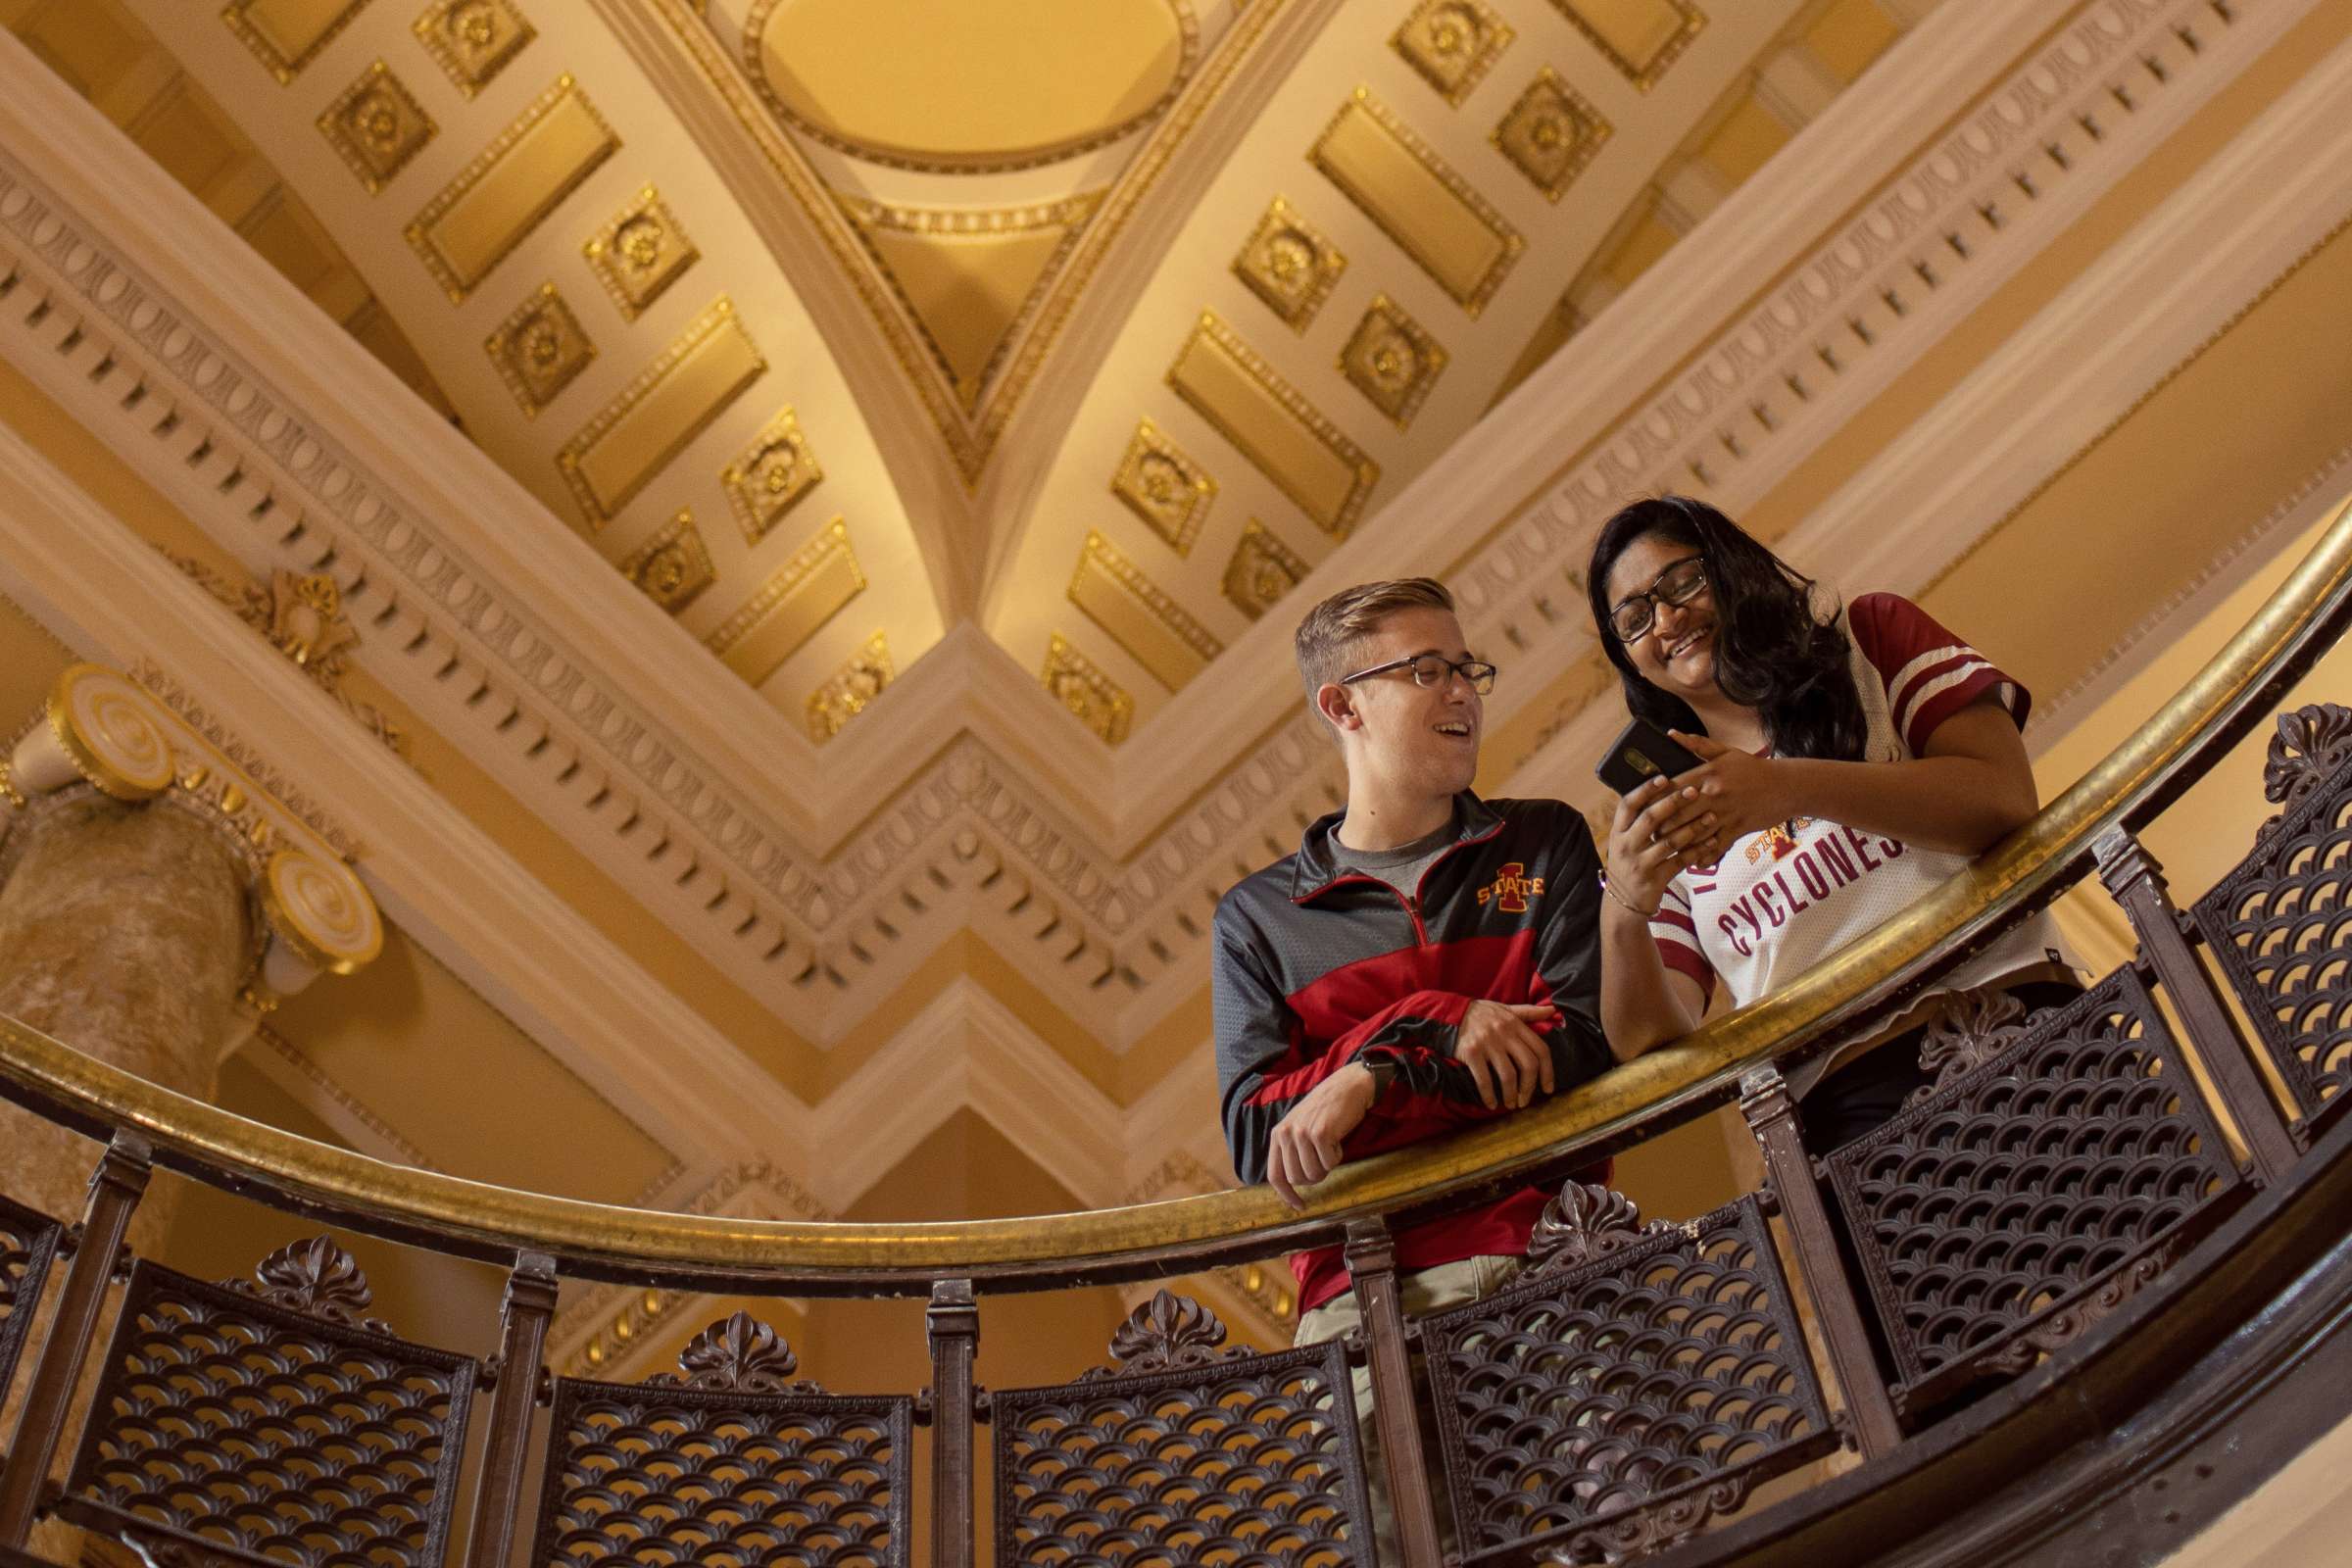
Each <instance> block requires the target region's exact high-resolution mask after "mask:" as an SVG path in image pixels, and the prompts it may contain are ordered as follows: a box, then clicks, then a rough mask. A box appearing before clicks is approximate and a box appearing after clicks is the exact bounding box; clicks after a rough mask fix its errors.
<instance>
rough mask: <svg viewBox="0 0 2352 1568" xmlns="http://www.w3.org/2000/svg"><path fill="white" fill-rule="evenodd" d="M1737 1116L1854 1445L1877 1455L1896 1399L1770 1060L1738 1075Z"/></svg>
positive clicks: (1893, 1430) (1893, 1427)
mask: <svg viewBox="0 0 2352 1568" xmlns="http://www.w3.org/2000/svg"><path fill="white" fill-rule="evenodd" d="M1740 1115H1742V1116H1744V1117H1746V1118H1747V1126H1748V1130H1749V1131H1750V1132H1752V1133H1754V1134H1755V1136H1756V1142H1757V1144H1758V1145H1759V1146H1761V1147H1762V1149H1763V1151H1764V1169H1765V1172H1766V1174H1767V1175H1768V1177H1769V1178H1770V1180H1771V1182H1772V1191H1773V1194H1774V1196H1775V1197H1777V1198H1778V1199H1779V1200H1780V1203H1781V1216H1782V1217H1783V1218H1784V1219H1786V1220H1787V1221H1788V1223H1789V1243H1790V1245H1791V1246H1792V1247H1793V1248H1794V1249H1795V1251H1796V1272H1797V1274H1798V1275H1799V1276H1800V1277H1802V1279H1803V1280H1804V1282H1805V1292H1806V1294H1807V1295H1808V1296H1810V1297H1811V1298H1812V1299H1813V1311H1814V1315H1815V1316H1816V1317H1818V1318H1819V1319H1820V1322H1821V1334H1822V1338H1823V1339H1824V1340H1825V1341H1827V1342H1828V1344H1829V1349H1830V1366H1831V1369H1832V1370H1833V1371H1834V1372H1835V1373H1836V1374H1837V1376H1838V1391H1839V1392H1840V1393H1841V1394H1843V1395H1844V1397H1845V1413H1846V1418H1847V1419H1848V1420H1849V1421H1851V1422H1852V1423H1853V1428H1854V1442H1855V1443H1856V1444H1857V1445H1858V1446H1860V1447H1861V1450H1862V1457H1863V1458H1865V1459H1870V1458H1875V1457H1877V1456H1878V1455H1880V1454H1882V1453H1885V1452H1886V1451H1887V1449H1889V1448H1891V1447H1893V1446H1895V1445H1896V1444H1897V1443H1899V1442H1901V1441H1902V1436H1903V1434H1902V1428H1901V1427H1900V1426H1899V1425H1898V1424H1897V1423H1896V1421H1895V1417H1894V1401H1893V1400H1892V1399H1890V1398H1889V1397H1887V1381H1886V1379H1885V1378H1884V1377H1883V1376H1882V1375H1881V1374H1880V1372H1879V1363H1878V1357H1877V1356H1876V1355H1875V1354H1873V1353H1872V1351H1871V1348H1870V1330H1869V1328H1868V1327H1867V1326H1866V1325H1865V1324H1864V1323H1863V1321H1862V1307H1861V1304H1860V1303H1859V1302H1858V1301H1857V1300H1856V1299H1855V1298H1854V1287H1853V1282H1852V1281H1850V1280H1848V1279H1847V1278H1846V1277H1845V1267H1844V1265H1843V1264H1842V1263H1841V1262H1840V1261H1839V1260H1838V1238H1837V1235H1836V1234H1835V1233H1834V1232H1833V1231H1832V1230H1831V1229H1830V1212H1829V1210H1828V1208H1826V1207H1825V1206H1824V1205H1823V1203H1822V1201H1821V1188H1820V1186H1819V1185H1818V1184H1817V1183H1816V1182H1815V1181H1814V1179H1813V1161H1812V1159H1811V1158H1810V1157H1808V1156H1807V1155H1806V1153H1805V1146H1804V1144H1803V1142H1802V1141H1801V1140H1800V1139H1798V1137H1797V1134H1796V1102H1795V1101H1794V1100H1793V1099H1791V1098H1790V1096H1789V1085H1788V1082H1787V1080H1785V1079H1783V1078H1782V1077H1781V1070H1780V1069H1779V1068H1778V1067H1775V1066H1772V1065H1771V1064H1770V1063H1767V1064H1766V1065H1764V1066H1762V1067H1758V1068H1756V1069H1755V1070H1754V1071H1753V1072H1750V1073H1746V1074H1744V1075H1743V1076H1742V1077H1741V1078H1740Z"/></svg>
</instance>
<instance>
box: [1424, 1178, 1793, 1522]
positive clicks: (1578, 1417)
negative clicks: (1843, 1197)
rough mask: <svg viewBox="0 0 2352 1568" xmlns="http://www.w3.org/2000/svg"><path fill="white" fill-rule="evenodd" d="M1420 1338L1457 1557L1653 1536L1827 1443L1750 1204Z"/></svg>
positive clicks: (1777, 1267)
mask: <svg viewBox="0 0 2352 1568" xmlns="http://www.w3.org/2000/svg"><path fill="white" fill-rule="evenodd" d="M1628 1213H1629V1214H1630V1209H1629V1210H1628ZM1421 1341H1422V1346H1423V1348H1424V1349H1425V1350H1426V1351H1427V1353H1428V1358H1429V1373H1430V1384H1431V1392H1432V1397H1433V1398H1434V1400H1435V1402H1436V1406H1437V1418H1438V1434H1439V1441H1440V1444H1441V1446H1442V1449H1443V1452H1444V1454H1445V1463H1446V1487H1447V1490H1448V1492H1449V1493H1450V1495H1451V1496H1452V1500H1453V1514H1454V1520H1455V1523H1456V1526H1457V1528H1458V1530H1459V1531H1460V1535H1461V1541H1462V1555H1463V1558H1464V1560H1465V1561H1477V1560H1479V1559H1480V1558H1482V1557H1485V1556H1489V1555H1492V1554H1495V1553H1503V1552H1507V1553H1509V1554H1510V1555H1512V1556H1513V1557H1519V1556H1523V1555H1524V1554H1525V1553H1526V1552H1527V1551H1528V1550H1529V1549H1531V1545H1532V1544H1541V1545H1542V1546H1543V1547H1544V1549H1545V1550H1546V1551H1548V1552H1551V1553H1553V1554H1554V1555H1555V1557H1556V1559H1557V1560H1562V1561H1584V1560H1588V1559H1590V1560H1601V1559H1604V1558H1610V1559H1613V1558H1614V1557H1615V1556H1616V1555H1618V1554H1620V1553H1622V1552H1628V1551H1636V1550H1640V1549H1643V1548H1646V1547H1650V1546H1655V1545H1660V1544H1666V1543H1668V1542H1671V1541H1673V1540H1676V1539H1679V1538H1680V1537H1682V1536H1684V1535H1687V1534H1689V1533H1691V1531H1693V1530H1695V1529H1696V1528H1697V1527H1698V1526H1699V1525H1701V1524H1703V1523H1704V1522H1705V1521H1706V1519H1707V1518H1708V1517H1709V1516H1710V1515H1712V1514H1714V1513H1717V1512H1720V1511H1723V1510H1726V1509H1729V1508H1732V1507H1736V1506H1738V1504H1739V1503H1740V1500H1741V1499H1742V1498H1743V1497H1744V1496H1745V1495H1746V1494H1747V1491H1748V1489H1749V1488H1750V1487H1752V1486H1753V1485H1754V1484H1755V1483H1756V1482H1758V1481H1760V1480H1762V1479H1764V1478H1766V1477H1767V1476H1770V1475H1774V1474H1777V1473H1778V1472H1780V1471H1782V1470H1785V1469H1789V1468H1791V1467H1793V1466H1795V1465H1798V1464H1801V1463H1803V1462H1804V1461H1805V1460H1807V1459H1809V1458H1811V1457H1813V1456H1815V1455H1816V1454H1819V1453H1822V1452H1825V1451H1827V1450H1828V1449H1829V1448H1832V1447H1834V1446H1837V1444H1838V1433H1837V1431H1836V1429H1835V1428H1833V1427H1832V1425H1831V1423H1830V1419H1829V1414H1828V1411H1827V1409H1826V1408H1825V1406H1824V1403H1823V1399H1822V1392H1821V1383H1820V1380H1819V1378H1818V1377H1817V1376H1816V1375H1815V1373H1814V1370H1813V1366H1812V1362H1811V1359H1810V1357H1809V1355H1808V1353H1807V1351H1806V1348H1805V1339H1804V1333H1803V1330H1802V1329H1801V1328H1800V1327H1799V1325H1798V1321H1797V1318H1796V1316H1795V1313H1794V1311H1793V1310H1792V1309H1791V1307H1790V1304H1789V1283H1788V1280H1787V1279H1786V1278H1785V1277H1784V1275H1783V1274H1782V1272H1781V1264H1780V1258H1779V1256H1778V1254H1777V1253H1776V1252H1775V1251H1774V1250H1773V1244H1772V1238H1771V1232H1770V1230H1769V1228H1768V1227H1767V1226H1766V1224H1765V1221H1764V1216H1763V1213H1762V1211H1761V1210H1760V1209H1759V1207H1758V1205H1757V1201H1756V1200H1755V1199H1754V1198H1753V1197H1749V1198H1742V1199H1740V1201H1737V1202H1734V1203H1731V1204H1729V1205H1727V1206H1726V1207H1723V1208H1720V1209H1717V1210H1716V1211H1715V1212H1713V1213H1711V1214H1707V1215H1704V1216H1702V1217H1701V1218H1698V1219H1694V1220H1691V1221H1690V1222H1689V1223H1688V1224H1683V1225H1660V1224H1658V1223H1657V1222H1655V1221H1653V1222H1651V1224H1650V1226H1649V1227H1648V1228H1647V1229H1645V1230H1643V1231H1642V1232H1640V1233H1639V1234H1638V1235H1635V1234H1633V1233H1628V1234H1627V1236H1626V1237H1625V1239H1624V1241H1623V1244H1622V1245H1619V1246H1617V1247H1615V1248H1614V1249H1613V1250H1607V1251H1605V1252H1602V1253H1601V1254H1600V1255H1597V1256H1595V1257H1594V1258H1593V1261H1590V1262H1585V1263H1582V1264H1579V1265H1577V1266H1575V1267H1571V1268H1566V1269H1562V1270H1560V1271H1558V1272H1543V1273H1539V1274H1537V1275H1536V1276H1535V1277H1533V1278H1530V1279H1527V1280H1523V1281H1521V1282H1519V1283H1518V1284H1515V1285H1512V1286H1510V1287H1508V1288H1507V1289H1504V1290H1502V1291H1498V1292H1496V1293H1495V1295H1493V1296H1491V1297H1488V1298H1487V1299H1484V1300H1480V1301H1473V1302H1471V1303H1469V1304H1468V1305H1465V1306H1458V1307H1453V1308H1450V1309H1449V1310H1446V1311H1444V1312H1439V1313H1435V1314H1433V1315H1431V1316H1429V1317H1426V1318H1423V1319H1421Z"/></svg>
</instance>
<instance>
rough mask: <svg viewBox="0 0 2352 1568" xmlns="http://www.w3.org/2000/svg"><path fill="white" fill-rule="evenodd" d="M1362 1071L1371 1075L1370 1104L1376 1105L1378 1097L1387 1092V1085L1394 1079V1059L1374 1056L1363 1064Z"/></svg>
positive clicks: (1395, 1074)
mask: <svg viewBox="0 0 2352 1568" xmlns="http://www.w3.org/2000/svg"><path fill="white" fill-rule="evenodd" d="M1364 1071H1366V1072H1368V1073H1370V1074H1371V1075H1372V1103H1374V1104H1376V1105H1377V1104H1379V1103H1380V1097H1381V1096H1383V1095H1385V1094H1387V1093H1388V1092H1389V1085H1390V1084H1392V1083H1394V1082H1395V1081H1396V1079H1397V1058H1395V1057H1394V1056H1375V1057H1373V1058H1372V1059H1371V1060H1370V1061H1367V1062H1365V1063H1364Z"/></svg>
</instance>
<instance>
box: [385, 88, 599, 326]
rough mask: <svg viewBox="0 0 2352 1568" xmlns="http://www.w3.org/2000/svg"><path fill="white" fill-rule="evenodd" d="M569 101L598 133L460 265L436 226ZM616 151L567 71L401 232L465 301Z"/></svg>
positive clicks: (447, 288)
mask: <svg viewBox="0 0 2352 1568" xmlns="http://www.w3.org/2000/svg"><path fill="white" fill-rule="evenodd" d="M567 105H568V106H576V107H577V108H578V110H579V112H580V113H581V114H583V115H585V116H586V117H587V119H588V122H589V123H590V124H592V125H594V126H595V127H596V129H597V130H598V131H600V132H601V133H602V135H601V137H600V138H599V139H598V141H597V142H596V143H595V145H593V146H592V147H590V148H588V149H587V150H586V151H585V152H584V154H583V155H582V156H580V157H578V158H577V159H575V160H574V161H573V163H572V165H571V167H570V168H569V169H566V170H564V171H563V172H562V173H561V174H559V175H558V176H557V177H556V178H555V179H554V180H553V181H551V182H549V183H547V184H546V185H545V186H544V187H543V188H541V189H539V190H538V191H536V192H535V193H534V199H533V200H532V201H531V202H530V203H528V204H527V205H526V207H525V208H524V209H523V211H522V212H520V213H519V214H516V215H515V216H514V217H513V218H511V219H510V221H508V222H507V223H506V224H505V229H506V232H505V233H504V234H502V235H501V236H500V237H499V238H498V239H497V240H496V241H495V242H494V243H492V244H491V245H490V246H489V248H488V250H487V251H486V253H485V254H484V255H482V256H481V257H480V258H478V259H477V261H476V262H475V264H474V265H473V266H472V267H470V268H468V269H466V270H461V269H460V267H459V265H458V263H457V262H455V261H453V260H452V259H451V258H450V257H449V255H448V253H447V252H446V251H445V250H444V249H443V248H442V246H441V244H440V242H439V241H438V240H437V239H436V238H435V234H434V231H435V229H436V227H437V226H438V225H439V224H440V223H441V222H442V221H445V220H446V219H447V218H448V217H449V216H450V215H451V214H452V213H453V212H455V211H457V209H458V207H459V205H460V204H461V203H462V202H464V201H465V200H466V197H467V196H469V195H471V194H473V192H474V191H475V190H476V189H477V188H479V187H480V186H481V185H482V184H483V183H484V182H485V181H487V180H489V179H490V178H492V177H493V176H494V175H495V174H496V173H497V172H498V171H499V170H500V169H501V168H502V167H503V166H504V164H505V161H506V158H507V156H508V155H509V154H510V153H512V152H514V151H515V148H516V147H518V146H519V145H521V143H522V141H523V140H524V138H526V137H527V136H529V135H530V134H531V133H532V132H533V131H534V130H536V129H538V128H539V126H540V125H542V124H543V123H547V122H548V121H549V119H550V118H551V117H553V116H554V115H555V114H556V113H557V111H558V110H560V109H563V108H564V107H566V106H567ZM619 150H620V137H619V136H617V135H615V134H614V133H613V127H612V126H611V125H610V124H608V123H606V122H605V117H604V116H603V115H601V114H599V113H597V109H596V105H595V104H593V103H591V102H589V100H588V95H587V94H586V93H584V92H582V91H580V90H579V84H578V83H577V82H575V81H573V80H572V78H571V75H570V73H568V72H566V73H564V74H563V75H561V76H558V77H557V78H556V79H555V82H554V84H553V85H551V86H549V87H548V88H547V90H546V91H544V92H542V93H541V94H540V95H539V96H538V97H537V98H534V99H533V100H531V102H530V104H529V106H528V107H527V108H525V109H524V110H523V112H522V113H521V115H519V116H518V117H516V119H515V122H514V123H512V124H510V125H508V126H507V128H506V129H504V130H502V131H500V132H499V133H498V135H497V136H496V137H494V138H493V139H492V140H491V142H490V145H488V146H487V147H484V148H483V149H482V150H481V152H480V153H479V154H477V155H476V156H475V157H474V159H473V161H472V162H471V163H469V164H467V165H466V167H465V168H464V169H462V170H460V171H459V172H458V176H457V177H456V178H455V179H453V180H451V181H450V182H449V183H448V184H447V185H446V186H444V187H443V188H442V190H441V193H440V194H439V195H438V196H435V197H434V198H433V199H432V200H431V201H430V202H428V203H426V204H425V206H424V210H423V211H422V212H419V213H418V214H417V216H416V218H414V219H413V220H411V221H410V222H409V224H408V227H407V228H406V229H405V230H404V231H403V232H404V233H405V234H406V235H407V236H408V241H409V246H410V248H411V249H413V250H414V251H416V253H417V258H418V259H419V260H420V261H422V262H423V263H424V267H425V270H426V271H428V272H430V273H432V274H433V279H434V281H436V282H438V283H439V284H440V285H441V287H442V289H443V291H444V292H446V293H447V294H448V295H449V298H450V303H451V304H453V305H463V304H464V303H465V302H466V297H467V296H468V295H470V294H471V293H472V292H473V291H474V289H475V288H477V287H479V286H480V284H481V282H482V280H483V279H484V278H486V277H488V276H489V275H490V274H491V273H492V272H494V271H496V270H498V265H499V263H501V262H503V261H505V260H506V259H507V258H508V257H509V256H511V255H513V254H514V252H515V247H516V246H517V245H520V244H521V243H522V242H523V241H524V240H525V239H527V238H529V237H530V235H531V232H532V230H534V229H536V228H537V227H538V226H539V225H540V224H541V223H543V222H545V221H547V218H548V216H549V215H550V214H551V213H553V212H554V211H555V210H556V209H557V208H558V207H560V206H562V205H563V203H564V198H565V197H567V196H569V195H570V194H571V193H572V192H573V191H575V190H577V189H579V187H580V186H581V184H583V183H584V182H585V181H586V180H587V178H588V176H589V175H590V174H593V173H595V172H597V170H599V169H600V168H602V167H603V166H604V163H605V160H606V159H608V158H610V157H612V156H613V154H614V153H616V152H618V151H619Z"/></svg>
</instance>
